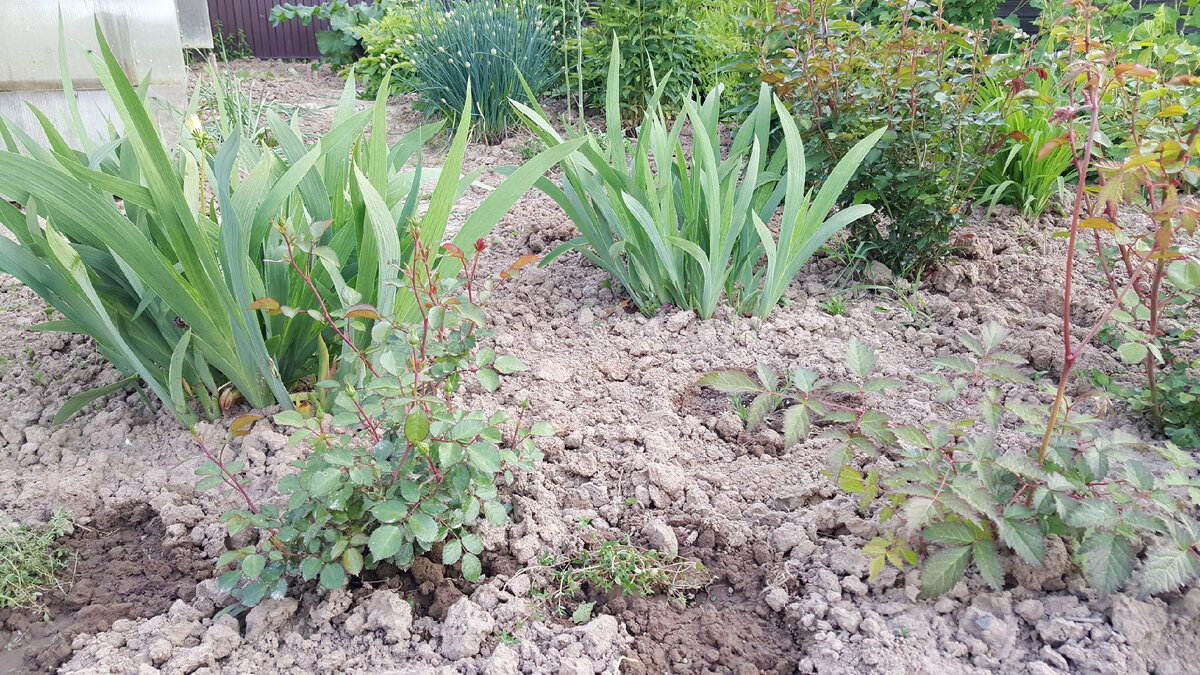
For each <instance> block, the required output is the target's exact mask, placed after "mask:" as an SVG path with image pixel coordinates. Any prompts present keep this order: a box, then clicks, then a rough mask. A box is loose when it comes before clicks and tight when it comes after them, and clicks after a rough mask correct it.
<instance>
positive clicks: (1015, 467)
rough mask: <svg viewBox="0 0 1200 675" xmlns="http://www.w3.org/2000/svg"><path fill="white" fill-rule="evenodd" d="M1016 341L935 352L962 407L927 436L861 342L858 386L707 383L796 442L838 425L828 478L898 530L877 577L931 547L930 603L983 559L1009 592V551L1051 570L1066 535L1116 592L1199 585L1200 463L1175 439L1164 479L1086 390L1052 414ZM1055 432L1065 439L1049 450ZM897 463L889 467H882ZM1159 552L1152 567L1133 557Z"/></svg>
mask: <svg viewBox="0 0 1200 675" xmlns="http://www.w3.org/2000/svg"><path fill="white" fill-rule="evenodd" d="M1006 336H1007V331H1006V330H1005V329H1004V328H1002V327H1000V326H998V325H996V324H988V325H986V326H984V328H983V331H982V335H981V336H980V338H978V339H977V338H974V337H972V336H969V335H963V336H961V340H962V344H963V346H964V347H965V348H966V352H967V356H965V357H960V356H947V357H941V358H936V359H934V362H935V363H936V364H937V366H938V369H937V370H936V371H935V372H934V373H931V374H929V375H925V376H922V378H921V379H923V380H924V381H926V382H928V383H929V384H932V385H934V386H935V387H936V390H937V395H936V398H935V401H936V402H938V403H939V404H942V405H947V406H954V407H953V408H949V409H950V410H954V411H955V412H951V413H949V414H950V415H951V417H950V418H948V419H945V420H944V421H941V422H939V423H937V424H934V425H930V426H929V427H915V426H910V425H905V424H899V423H897V422H895V421H893V420H892V419H891V418H890V417H889V416H888V415H887V414H886V413H883V412H880V411H879V410H877V409H875V407H874V406H875V405H876V402H877V401H878V400H879V399H880V398H881V397H883V396H885V395H887V394H886V392H888V391H889V390H893V389H895V388H897V387H898V386H900V382H899V381H897V380H895V379H893V378H889V377H878V376H874V375H873V370H874V367H875V363H876V358H877V357H876V355H875V353H874V352H873V351H872V350H871V348H869V347H867V346H866V345H864V344H863V343H861V342H859V341H858V340H854V339H852V340H851V341H850V343H849V345H848V347H847V350H846V367H847V369H848V370H849V372H850V374H851V378H850V380H849V381H846V382H835V383H830V382H828V381H826V380H823V379H821V378H819V377H818V375H817V374H816V373H814V372H812V371H809V370H807V369H805V368H802V367H797V368H796V369H794V370H793V371H792V372H791V373H790V374H789V376H788V377H787V379H786V380H784V381H782V382H781V381H780V378H779V376H778V375H777V374H776V373H774V372H773V371H771V370H770V369H767V368H762V367H760V368H759V373H760V381H758V382H756V381H755V380H753V379H751V378H750V377H748V376H746V375H745V374H743V373H738V372H723V373H715V374H712V375H709V376H706V377H705V378H704V379H703V380H701V382H702V383H703V384H706V385H709V386H712V387H714V388H716V389H718V390H720V391H724V392H729V393H736V394H739V395H751V396H754V397H755V401H754V403H752V404H751V411H752V414H751V416H752V420H753V421H754V422H761V421H763V420H766V419H767V418H768V417H769V416H770V415H772V414H773V412H774V411H775V410H777V409H779V408H786V410H785V412H784V414H783V420H782V424H783V430H784V435H785V442H786V443H787V444H788V445H789V446H790V445H793V444H795V443H799V442H802V441H804V440H805V439H807V438H808V435H809V433H810V431H811V429H812V428H813V422H814V421H815V420H822V421H823V422H826V423H829V424H828V425H825V424H823V425H822V428H823V429H824V431H823V433H822V435H823V436H824V437H825V438H827V439H831V440H832V443H833V450H832V452H831V455H830V458H829V470H828V475H829V476H830V477H831V478H832V479H833V480H834V481H835V482H836V483H837V484H838V486H839V487H840V488H841V489H842V490H844V491H846V492H849V493H851V494H854V495H856V496H858V498H859V507H860V509H861V510H862V511H863V512H864V513H869V514H872V515H873V516H874V515H877V516H878V518H879V521H880V522H881V523H883V524H884V526H885V527H887V528H889V531H888V532H886V533H885V534H884V535H882V536H878V537H875V538H874V539H872V540H871V541H870V542H868V543H867V545H866V546H865V547H864V549H863V551H864V552H865V553H866V554H867V555H869V556H870V557H871V558H872V560H871V562H870V564H869V570H870V574H871V576H872V577H874V576H875V575H877V574H879V572H881V571H882V570H883V569H884V567H885V566H887V565H888V564H891V565H893V566H895V567H898V568H902V567H903V566H904V565H906V564H911V565H915V564H917V563H918V558H917V554H916V552H915V551H916V550H922V551H925V550H927V549H929V550H930V551H931V552H930V554H929V555H927V556H926V557H925V560H924V561H923V562H921V582H920V585H921V597H934V596H938V595H941V594H942V593H945V592H947V591H949V590H950V589H951V588H953V587H954V585H955V584H956V583H958V581H959V580H960V579H961V578H962V577H963V575H964V574H965V573H966V571H967V568H968V566H972V565H973V566H974V568H975V570H976V571H977V572H978V573H979V576H980V577H981V578H982V579H983V581H985V582H986V583H987V584H988V585H989V586H991V587H992V588H993V589H995V590H997V591H999V590H1002V589H1003V588H1004V567H1003V565H1002V563H1001V560H1000V556H999V551H1000V550H1001V548H1000V547H1001V545H1003V546H1005V547H1007V548H1008V549H1010V550H1011V551H1012V552H1013V553H1015V554H1016V555H1017V556H1019V557H1020V558H1021V559H1022V560H1024V561H1025V562H1027V563H1028V564H1030V565H1035V566H1040V565H1042V564H1043V561H1044V560H1045V557H1046V544H1045V538H1046V536H1047V535H1049V534H1054V535H1058V536H1060V537H1062V538H1064V539H1065V540H1067V541H1068V549H1069V550H1071V551H1072V552H1073V555H1074V559H1075V561H1076V562H1077V563H1078V564H1079V565H1080V566H1081V567H1082V570H1083V574H1084V577H1085V578H1086V579H1087V581H1088V583H1090V584H1091V585H1092V587H1093V588H1095V589H1096V590H1097V591H1098V592H1099V593H1101V594H1103V595H1108V594H1111V593H1114V592H1116V591H1118V590H1120V589H1121V588H1123V587H1125V586H1127V585H1128V586H1130V587H1132V588H1131V590H1136V591H1138V592H1139V593H1144V594H1154V593H1164V592H1168V591H1172V590H1174V589H1176V588H1179V587H1180V586H1182V585H1184V584H1186V583H1188V582H1190V581H1191V580H1193V579H1195V578H1197V577H1200V523H1197V522H1196V520H1195V519H1194V518H1193V517H1192V515H1191V514H1190V513H1189V510H1190V509H1194V507H1195V506H1197V505H1200V480H1198V479H1196V478H1195V477H1194V475H1195V469H1197V468H1200V464H1198V463H1197V462H1196V461H1195V460H1194V459H1193V458H1192V457H1191V456H1189V455H1188V454H1187V453H1185V452H1182V451H1181V450H1179V448H1178V447H1176V446H1175V445H1173V444H1170V443H1168V444H1167V445H1166V446H1164V447H1158V448H1155V450H1156V451H1157V452H1158V454H1159V455H1161V458H1162V459H1164V460H1166V463H1167V464H1168V465H1169V467H1170V473H1168V474H1167V475H1166V476H1165V477H1156V476H1154V475H1153V474H1151V473H1150V469H1149V466H1148V464H1147V463H1146V462H1144V461H1143V459H1142V453H1139V452H1134V448H1137V447H1140V446H1141V444H1140V443H1139V442H1138V441H1137V439H1136V438H1134V437H1132V436H1130V435H1128V434H1126V433H1124V432H1121V431H1119V430H1118V431H1113V430H1112V429H1111V428H1108V427H1107V426H1106V425H1104V424H1102V423H1101V420H1099V419H1097V418H1096V417H1094V416H1092V415H1091V414H1090V413H1091V412H1092V411H1091V410H1090V409H1089V408H1090V406H1088V405H1087V402H1086V401H1087V398H1088V397H1085V398H1083V399H1080V400H1077V401H1073V402H1070V405H1069V406H1068V407H1067V412H1066V413H1064V414H1063V415H1062V416H1059V417H1056V416H1054V415H1052V413H1051V410H1050V406H1047V405H1045V404H1031V403H1028V402H1027V401H1029V400H1034V397H1033V395H1032V392H1029V391H1028V389H1027V387H1028V385H1030V382H1029V379H1028V378H1027V377H1026V376H1025V374H1024V373H1023V371H1022V370H1021V369H1020V368H1019V366H1020V365H1022V363H1023V362H1022V360H1021V359H1020V358H1019V357H1017V356H1015V355H1013V354H1008V353H1005V352H1003V351H1000V349H999V347H1000V346H1001V344H1002V343H1003V341H1004V340H1005V338H1006ZM1001 387H1004V388H1005V391H1002V389H1001ZM1056 403H1057V401H1056ZM1047 426H1049V427H1050V428H1051V431H1052V433H1051V435H1050V437H1051V439H1052V440H1051V444H1050V447H1049V451H1048V453H1047V454H1046V455H1045V456H1042V457H1039V449H1038V444H1039V441H1040V439H1041V437H1042V435H1043V430H1044V429H1046V428H1047ZM1013 428H1016V429H1017V432H1018V433H1020V434H1022V435H1024V436H1025V440H1024V442H1018V443H1004V445H1003V446H1002V445H1001V441H1000V440H999V434H1000V433H1001V430H1002V429H1013ZM1004 446H1008V447H1009V448H1010V449H1008V450H1006V449H1004ZM885 455H886V456H887V457H888V458H889V459H888V460H886V461H884V462H880V461H878V459H877V458H880V457H882V456H885ZM882 466H887V467H889V469H890V471H888V470H885V469H882V468H881V467H882ZM885 471H888V472H887V473H885ZM1184 472H1188V475H1185V473H1184ZM1189 476H1190V477H1189ZM1176 494H1180V495H1187V497H1186V501H1185V502H1182V503H1181V502H1180V501H1178V497H1176V496H1175V495H1176ZM1163 535H1166V536H1163ZM918 543H920V544H921V545H919V546H918ZM1147 544H1149V546H1147V548H1148V551H1147V553H1146V554H1145V556H1144V559H1142V560H1141V561H1140V562H1139V556H1137V555H1135V553H1134V551H1135V550H1138V549H1141V548H1142V547H1143V546H1146V545H1147ZM1139 568H1140V569H1139ZM1135 571H1136V572H1135Z"/></svg>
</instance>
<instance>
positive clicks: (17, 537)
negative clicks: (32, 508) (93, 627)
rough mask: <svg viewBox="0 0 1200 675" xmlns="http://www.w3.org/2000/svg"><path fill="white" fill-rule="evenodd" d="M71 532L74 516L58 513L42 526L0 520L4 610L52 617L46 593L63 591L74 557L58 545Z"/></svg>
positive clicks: (0, 604) (0, 595)
mask: <svg viewBox="0 0 1200 675" xmlns="http://www.w3.org/2000/svg"><path fill="white" fill-rule="evenodd" d="M69 529H71V516H70V515H69V514H68V513H67V512H66V511H64V510H61V509H60V510H59V511H56V512H55V514H54V516H53V517H51V518H50V522H48V523H46V524H45V525H42V526H31V525H28V524H24V523H15V522H9V521H7V520H3V519H0V609H9V608H12V609H28V610H33V611H38V612H41V613H42V616H43V618H49V615H48V614H47V613H46V608H45V605H44V604H43V603H42V594H43V593H45V591H46V589H48V588H56V587H57V588H61V586H62V582H61V580H60V577H62V575H63V573H65V572H66V571H67V570H68V569H69V568H70V567H71V564H72V556H71V554H70V553H69V552H68V551H67V550H66V549H62V548H56V547H55V545H54V542H55V541H56V540H57V539H58V538H59V537H61V536H63V535H64V534H66V532H67V531H68V530H69Z"/></svg>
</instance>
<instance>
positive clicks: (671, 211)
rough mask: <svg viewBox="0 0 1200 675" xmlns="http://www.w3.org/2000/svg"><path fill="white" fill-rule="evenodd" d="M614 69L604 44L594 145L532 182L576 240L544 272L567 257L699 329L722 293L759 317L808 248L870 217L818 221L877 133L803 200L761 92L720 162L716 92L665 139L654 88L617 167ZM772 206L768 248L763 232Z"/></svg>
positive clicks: (616, 63) (548, 137) (687, 106)
mask: <svg viewBox="0 0 1200 675" xmlns="http://www.w3.org/2000/svg"><path fill="white" fill-rule="evenodd" d="M620 65H621V53H620V49H619V45H618V43H617V41H615V40H614V42H613V45H612V55H611V60H610V67H609V75H608V95H607V103H606V107H605V111H606V116H607V137H606V139H604V142H603V143H602V142H601V139H597V138H596V137H594V136H593V135H592V134H591V132H590V130H589V131H588V132H586V133H585V135H583V136H582V139H585V140H586V144H585V145H583V146H582V147H581V148H580V150H579V151H578V152H577V153H576V154H574V155H572V156H570V157H568V158H567V159H565V160H564V161H563V163H562V169H563V176H564V179H563V185H562V187H561V188H559V187H558V186H556V185H554V184H553V183H551V182H550V181H549V180H548V179H542V180H540V181H538V183H537V185H538V187H539V188H541V189H542V190H543V191H544V192H546V193H547V194H549V195H550V196H551V197H553V198H554V200H555V201H556V202H558V204H559V205H560V206H562V207H563V210H565V211H566V212H567V215H568V216H569V217H570V218H571V220H572V221H573V222H574V223H575V226H576V227H578V228H579V231H580V233H581V234H582V236H581V237H579V238H577V239H574V240H572V241H570V242H567V243H566V244H564V245H563V246H561V247H559V248H558V249H557V250H555V251H554V252H552V253H551V254H550V255H549V256H547V258H546V260H545V261H544V262H543V264H545V263H547V262H549V261H551V260H553V259H554V258H555V257H557V256H558V255H560V254H561V253H563V252H564V251H567V250H572V249H577V250H579V251H580V252H581V253H583V255H585V256H587V257H588V258H589V259H590V260H592V261H593V262H595V263H596V264H597V265H599V266H600V267H602V268H604V270H605V271H607V272H608V273H609V274H611V275H612V276H613V277H615V278H616V279H617V281H619V282H620V283H621V285H622V286H624V287H625V289H626V291H627V292H628V293H629V295H630V297H631V298H632V299H633V301H634V302H635V303H636V304H637V306H638V307H639V308H641V309H642V311H644V312H650V311H652V310H653V309H654V308H655V307H657V306H658V305H661V304H664V303H668V302H669V303H672V304H674V305H676V306H679V307H683V308H686V309H694V310H696V311H697V312H698V313H699V314H700V316H701V317H702V318H708V317H710V316H712V313H713V311H714V310H715V309H716V306H717V303H718V302H719V301H720V299H721V295H722V294H724V295H725V296H726V299H727V301H728V302H729V303H730V304H732V305H733V306H735V307H736V308H737V309H738V311H744V312H753V313H754V314H756V315H757V316H761V317H765V316H766V315H768V314H770V313H771V311H772V310H773V309H774V307H775V306H776V304H778V302H779V300H780V299H781V298H782V297H783V294H784V292H785V291H786V289H787V285H788V284H789V283H790V282H791V281H792V279H793V278H794V277H795V276H796V273H797V272H798V271H799V269H800V266H801V265H802V264H803V263H804V262H805V261H807V260H808V259H809V258H810V257H811V256H812V254H813V253H814V252H815V251H816V250H817V248H818V247H820V246H821V245H822V244H824V243H825V242H826V241H827V240H828V239H829V238H830V237H831V236H833V235H834V234H836V233H837V232H838V231H839V230H841V229H842V228H843V227H845V226H846V225H847V224H848V223H850V222H853V221H854V220H855V219H858V218H861V217H863V216H865V215H867V214H869V213H870V212H871V207H870V206H866V205H858V206H851V207H848V208H845V209H843V210H841V211H838V212H837V213H835V214H834V215H833V216H831V217H829V218H828V220H826V216H828V215H829V213H830V211H831V210H832V208H833V206H834V201H835V200H836V199H837V196H838V195H839V194H840V192H841V190H842V188H843V187H844V186H845V184H846V181H847V180H849V178H850V176H851V174H853V172H854V170H855V169H856V168H857V167H858V164H859V163H860V162H861V161H862V160H863V157H864V156H865V155H866V154H867V152H868V151H869V150H870V149H871V148H872V147H873V146H874V144H875V143H876V142H877V141H878V140H879V138H880V136H881V135H882V134H883V130H882V129H881V130H879V131H877V132H875V133H873V134H871V135H870V136H868V137H867V138H865V139H863V140H862V141H860V142H859V143H858V144H856V145H855V146H854V147H853V148H852V149H851V150H849V151H848V152H847V153H846V156H845V157H843V158H842V160H841V161H840V162H839V163H838V165H837V167H835V168H834V170H833V172H832V173H831V175H830V177H829V179H828V180H827V181H826V182H825V184H824V185H823V186H822V187H821V190H820V192H818V193H817V194H816V195H815V197H814V195H813V192H812V191H811V190H807V189H806V187H805V165H804V147H803V142H802V140H801V138H800V134H799V131H798V130H797V129H796V124H795V122H794V121H793V120H792V117H791V115H790V114H789V113H788V112H787V109H786V107H785V106H784V104H783V103H782V102H780V101H779V100H778V99H776V100H775V101H774V106H772V101H771V98H770V92H769V91H768V88H767V87H766V86H763V87H761V89H760V92H759V104H758V106H757V107H756V108H755V109H754V111H753V112H752V113H751V114H750V117H749V119H747V121H746V123H745V124H744V125H743V126H742V127H741V129H739V130H738V132H737V134H736V135H735V137H734V139H733V143H732V145H731V147H730V149H729V151H728V155H727V156H726V157H725V158H722V157H721V154H720V153H721V147H722V144H721V138H720V104H719V98H720V96H719V92H718V90H717V89H714V90H713V91H712V92H710V93H709V95H708V97H707V98H705V99H704V100H703V102H696V101H691V100H685V101H683V103H682V105H683V114H681V115H680V117H679V118H678V119H677V120H676V121H675V123H674V125H673V126H672V127H670V128H669V129H668V127H667V124H666V121H665V120H664V118H663V113H662V109H661V107H660V106H659V105H658V96H659V95H661V93H662V88H663V87H665V86H666V83H665V82H664V83H663V84H660V90H659V91H657V92H655V95H654V96H652V97H651V99H650V101H649V108H648V110H647V112H646V114H645V116H644V118H643V120H642V124H641V128H640V130H639V132H638V137H637V144H636V146H635V147H634V149H633V154H632V157H627V156H626V150H625V148H626V145H625V136H624V132H623V130H622V123H621V117H620V106H619V98H618V97H619V94H620V87H621V85H620V83H621V82H622V81H623V80H622V77H621V72H620ZM517 107H518V109H519V110H520V111H521V112H522V114H523V115H524V117H525V121H526V124H528V126H529V128H530V129H531V130H533V132H534V133H535V134H537V135H538V136H539V137H540V138H541V139H542V141H543V142H544V143H546V145H547V146H549V147H551V148H554V147H556V146H559V145H561V144H562V143H563V139H562V137H560V136H559V135H558V133H557V132H556V131H555V130H554V128H553V127H552V126H551V124H550V122H549V121H548V120H547V118H546V116H545V114H544V113H543V112H542V111H541V110H540V109H537V110H533V109H530V108H528V107H526V106H523V105H520V104H517ZM774 110H778V113H779V115H778V118H776V117H775V115H774ZM776 119H777V122H778V124H780V125H781V126H782V128H783V132H784V139H785V140H784V142H783V143H782V144H780V146H779V147H778V148H776V149H775V150H773V151H772V150H771V149H770V143H769V135H770V130H771V126H772V122H773V120H776ZM685 123H686V124H687V125H689V126H690V127H691V131H692V139H693V148H692V151H691V153H685V152H684V150H683V147H682V146H681V144H680V142H679V137H680V134H681V133H682V131H683V127H684V125H685ZM576 140H581V139H580V138H577V139H576ZM781 203H782V204H783V212H782V220H781V222H780V225H779V238H778V240H776V239H775V238H774V237H772V235H771V233H770V231H768V229H767V226H766V224H765V223H768V222H771V220H772V218H773V217H774V216H775V214H776V211H777V210H778V208H779V206H780V204H781ZM764 258H765V265H764V264H762V263H763V262H764Z"/></svg>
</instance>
